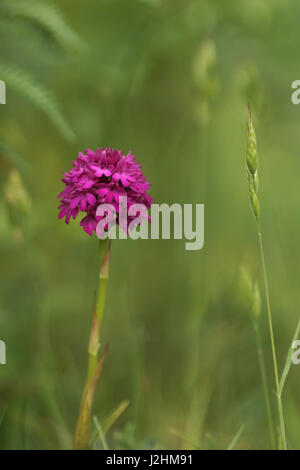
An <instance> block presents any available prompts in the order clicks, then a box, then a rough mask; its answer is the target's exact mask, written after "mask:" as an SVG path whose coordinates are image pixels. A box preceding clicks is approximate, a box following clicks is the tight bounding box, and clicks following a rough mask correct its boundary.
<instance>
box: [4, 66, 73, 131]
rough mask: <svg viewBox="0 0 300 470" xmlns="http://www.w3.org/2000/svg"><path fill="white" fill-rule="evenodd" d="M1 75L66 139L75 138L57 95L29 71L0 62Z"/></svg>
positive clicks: (10, 87)
mask: <svg viewBox="0 0 300 470" xmlns="http://www.w3.org/2000/svg"><path fill="white" fill-rule="evenodd" d="M0 76H1V79H2V80H4V82H5V83H6V86H7V89H8V90H9V89H14V90H16V91H18V92H20V93H21V94H22V95H23V96H25V97H26V98H27V99H28V100H29V101H31V102H32V103H33V104H34V105H35V106H36V107H37V108H38V109H40V110H41V111H43V112H44V113H45V114H46V115H47V116H48V117H49V119H51V121H52V122H53V124H54V125H55V126H56V127H57V129H58V130H59V131H60V132H61V134H62V135H63V136H64V137H65V138H66V139H68V140H74V138H75V135H74V133H73V131H72V129H71V128H70V126H69V124H68V123H67V121H66V120H65V118H64V117H63V115H62V113H61V111H60V109H59V106H58V104H57V102H56V99H55V97H54V96H53V95H52V93H51V92H49V91H48V90H46V89H45V88H44V87H43V86H41V85H40V84H39V83H38V82H36V81H35V79H34V78H32V76H31V75H30V74H29V73H28V72H26V71H23V70H21V69H20V68H16V67H14V66H10V65H7V64H3V63H0Z"/></svg>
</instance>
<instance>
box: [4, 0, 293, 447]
mask: <svg viewBox="0 0 300 470" xmlns="http://www.w3.org/2000/svg"><path fill="white" fill-rule="evenodd" d="M38 3H39V4H40V7H41V10H40V12H41V13H40V15H38V14H37V11H38V10H35V9H34V8H33V7H32V6H31V5H32V2H29V1H28V2H27V1H26V0H24V1H23V2H21V1H10V2H8V1H7V2H6V1H5V2H4V1H3V0H2V1H1V0H0V15H1V17H0V38H1V51H2V52H1V63H3V64H6V65H5V66H6V67H8V65H9V71H10V73H13V75H14V79H15V83H16V84H15V85H14V84H13V80H12V81H11V83H9V80H8V79H7V78H6V80H7V104H6V105H1V106H0V111H1V121H0V141H1V142H3V143H5V145H2V146H1V148H0V155H1V169H2V168H3V171H1V182H2V183H3V185H2V188H4V187H7V185H8V187H10V185H11V184H12V183H14V184H16V183H17V184H20V180H19V182H18V178H19V177H17V179H16V177H13V180H11V176H12V175H16V173H12V172H13V171H14V170H15V169H17V170H18V172H19V174H21V175H22V185H21V186H22V187H24V188H26V191H27V192H28V193H29V194H30V199H31V206H30V207H31V208H30V210H29V211H28V212H27V221H26V227H23V228H22V230H23V231H24V232H25V234H26V236H25V237H24V242H23V243H22V244H16V243H15V241H14V239H13V237H12V232H11V228H10V227H9V226H8V223H7V220H8V218H7V215H8V209H7V206H5V202H4V199H2V202H1V210H0V249H1V266H0V270H1V271H0V272H1V283H0V338H1V339H3V340H5V341H6V344H7V365H6V366H1V368H0V376H1V377H0V378H1V380H0V408H1V410H0V417H1V416H3V419H2V420H1V419H0V421H1V427H0V447H1V448H26V449H30V448H50V449H51V448H68V447H70V445H71V436H72V432H73V430H74V426H75V422H76V418H77V412H78V407H79V402H80V396H81V391H82V386H83V381H84V377H85V371H86V345H87V340H88V331H89V327H90V321H91V309H92V302H93V292H94V288H95V280H96V277H97V269H98V266H97V256H96V253H97V240H96V239H94V238H92V239H91V238H89V237H88V236H87V235H86V234H85V233H83V231H82V229H81V228H80V227H79V224H78V223H77V222H73V223H70V225H69V226H66V225H65V224H63V223H62V222H61V221H57V195H58V193H59V192H60V191H61V189H62V184H61V182H60V177H61V172H62V171H64V170H66V169H69V168H70V166H71V162H72V160H73V159H74V157H75V155H76V153H77V152H78V151H79V150H84V149H85V148H86V147H90V148H95V147H96V146H107V145H110V146H113V147H116V148H122V149H123V150H124V151H129V150H132V151H133V153H135V154H136V155H137V157H138V159H139V161H140V162H141V163H142V167H143V171H144V172H145V174H146V175H147V176H148V178H149V180H150V181H152V182H153V186H152V194H153V196H154V198H155V201H156V202H166V203H173V202H178V203H182V204H183V203H204V204H205V247H204V249H203V250H201V251H199V252H187V251H185V250H184V242H183V241H180V240H175V241H174V240H170V241H167V240H160V241H156V240H153V241H152V240H148V241H135V242H134V241H130V240H128V241H121V240H120V241H116V242H114V243H113V246H112V265H111V272H110V281H109V291H108V300H107V308H106V311H105V321H104V329H103V344H105V342H106V341H109V343H110V350H109V353H108V355H107V360H106V363H105V367H104V372H103V376H102V380H101V383H100V386H99V390H98V393H97V397H96V398H97V399H96V404H95V409H94V413H95V416H97V419H98V421H99V423H101V426H102V427H103V424H105V422H106V419H107V416H110V414H111V413H112V410H115V409H117V407H118V404H119V403H122V402H123V401H124V400H128V401H130V405H129V406H128V407H127V408H126V410H124V412H123V413H122V414H121V415H120V416H119V417H118V419H117V420H116V421H115V422H114V423H113V425H112V426H111V428H110V429H109V431H108V432H107V433H106V434H105V439H106V441H107V445H108V446H109V447H110V448H114V447H117V448H134V447H136V448H140V447H147V448H158V447H161V448H210V449H214V448H227V447H228V445H229V443H232V442H234V443H235V448H250V449H256V448H264V447H265V446H267V445H268V429H267V420H266V416H265V407H264V397H263V391H262V389H261V383H260V375H259V368H258V363H257V355H256V344H255V337H254V333H253V328H252V327H251V324H250V322H249V320H248V318H247V309H248V307H247V306H245V304H244V302H243V300H242V299H241V287H240V283H239V266H240V265H241V264H244V265H246V266H248V267H249V271H250V272H251V276H252V278H253V279H255V280H256V279H257V280H258V282H260V281H261V277H260V261H259V252H258V245H257V237H256V231H255V226H254V221H253V216H252V214H251V212H250V209H249V198H248V189H247V181H246V175H245V164H244V162H245V138H246V122H247V104H248V102H249V101H250V103H251V105H252V111H253V119H254V122H255V129H256V131H257V143H258V154H259V161H260V170H259V171H260V203H261V218H262V224H263V230H264V237H265V245H266V247H265V248H266V250H265V251H266V261H267V266H268V271H269V277H270V291H271V298H272V304H273V313H274V329H275V335H276V344H277V345H278V357H279V365H280V371H282V368H283V366H284V361H285V357H286V352H287V350H288V346H289V344H290V340H291V337H292V334H291V332H293V331H294V328H295V325H296V324H297V321H298V315H299V311H298V305H299V277H300V268H299V266H300V252H299V249H298V240H299V232H300V219H299V217H298V214H299V211H300V197H299V194H298V193H299V191H298V187H299V185H298V178H299V174H300V160H299V147H300V136H299V122H300V108H299V107H297V106H293V105H292V104H291V100H290V95H291V89H290V84H291V82H292V81H293V80H296V79H298V78H299V77H300V64H299V61H298V60H297V57H298V44H299V27H298V17H299V14H300V6H299V2H297V1H296V0H274V1H273V2H267V1H263V0H255V1H254V0H244V1H242V2H241V1H240V0H227V1H226V2H224V0H157V1H154V0H152V1H151V0H86V1H85V2H82V1H79V0H73V1H72V2H71V3H72V8H70V1H69V0H61V1H60V2H51V5H54V6H53V7H52V6H49V7H48V6H46V5H48V4H49V5H50V2H48V1H47V2H41V1H40V2H38ZM4 6H6V7H7V8H8V7H9V8H11V10H10V13H9V14H10V15H11V21H6V19H7V18H8V17H7V15H8V10H7V11H6V12H5V15H6V16H5V21H4ZM27 7H28V8H27ZM15 8H20V10H19V12H18V14H16V10H14V9H15ZM47 8H50V10H49V9H48V10H47ZM57 8H59V11H61V15H62V17H63V18H66V22H67V23H68V24H69V25H70V27H71V28H72V30H70V29H69V28H67V27H65V28H64V27H63V28H62V27H61V24H62V23H61V20H60V18H61V16H60V14H59V16H57V13H56V12H57ZM58 18H59V19H58ZM54 24H56V27H54ZM16 31H18V32H16ZM74 31H76V32H77V33H76V34H75V33H74ZM77 34H78V35H79V36H80V37H82V38H84V41H85V44H86V47H85V49H84V50H82V48H81V47H79V42H78V38H77ZM62 46H63V47H62ZM71 50H72V51H71ZM69 51H70V52H69ZM74 51H75V53H74ZM66 52H67V53H66ZM2 67H3V66H2ZM16 70H18V71H25V70H26V74H25V73H24V77H23V78H24V80H22V76H23V75H22V72H21V74H20V72H17V73H16V72H15V71H16ZM2 72H3V74H5V69H4V68H2V71H1V67H0V79H4V78H3V77H2ZM29 77H30V78H29ZM37 84H38V85H37ZM27 85H29V88H28V86H27ZM14 86H15V88H18V89H19V90H20V89H21V87H23V86H26V87H27V97H28V98H29V100H26V99H23V96H22V94H18V93H15V92H14ZM31 88H33V89H34V90H35V91H34V92H29V93H30V95H29V96H28V89H29V90H30V89H31ZM44 89H47V90H49V93H51V98H50V101H51V102H52V96H56V100H57V102H58V103H59V104H60V109H62V110H63V111H64V115H65V116H66V118H65V120H64V121H63V122H64V123H66V122H67V123H70V124H67V125H68V126H69V127H70V128H71V129H72V130H73V132H74V133H75V135H76V136H77V137H78V140H77V142H72V141H68V140H65V139H63V138H62V136H61V135H60V134H59V132H57V129H55V127H53V126H52V123H51V122H50V120H49V119H48V117H50V118H51V119H52V121H53V122H55V124H58V127H59V129H60V130H61V131H62V134H63V136H66V134H68V132H66V129H64V126H61V123H62V121H61V119H63V118H62V117H61V114H59V115H58V114H57V112H58V111H56V110H57V107H56V105H54V108H53V107H51V106H50V115H49V112H48V115H49V116H48V117H46V116H44V114H43V113H39V112H37V110H36V109H35V108H36V106H32V104H34V105H36V104H37V101H39V100H40V97H42V100H41V103H42V104H41V103H40V106H39V107H40V108H41V109H42V110H43V111H44V110H45V109H46V108H48V111H49V106H48V97H49V95H48V94H45V93H44V91H43V90H44ZM20 91H21V90H20ZM30 100H31V101H30ZM31 103H32V104H31ZM53 110H55V111H54V115H53ZM51 113H52V114H51ZM57 116H60V118H58V120H57ZM69 127H68V129H69ZM63 129H64V130H63ZM12 149H13V150H12ZM19 155H23V156H24V160H22V159H21V158H20V157H19ZM25 162H26V163H25ZM9 175H10V176H9ZM2 192H3V191H2ZM18 222H19V217H18ZM261 292H263V291H262V289H261ZM261 302H262V304H261V312H260V326H261V328H262V340H263V346H264V353H265V357H266V363H267V373H268V378H269V380H270V382H271V380H272V372H271V370H272V369H271V366H272V363H271V357H270V354H269V341H268V331H267V324H266V321H265V300H264V297H263V296H262V299H261ZM255 308H257V305H256V307H255ZM289 374H290V375H289V380H288V381H287V383H286V385H285V390H284V403H285V415H286V423H287V435H288V440H289V446H290V448H299V442H300V432H299V424H298V422H299V419H300V400H299V396H300V393H299V392H300V375H299V374H300V370H299V371H298V369H297V367H295V366H293V367H292V368H291V370H290V372H289ZM271 384H272V382H271ZM272 405H274V418H275V417H276V414H275V412H276V409H275V398H274V397H273V394H272ZM2 410H6V412H5V415H4V414H2ZM242 425H244V428H243V432H242V434H240V435H239V439H238V441H237V442H235V439H234V438H235V437H236V436H237V431H238V430H240V429H241V426H242ZM94 431H95V430H94ZM101 446H102V443H101V442H100V441H99V439H98V438H97V437H96V438H95V447H101Z"/></svg>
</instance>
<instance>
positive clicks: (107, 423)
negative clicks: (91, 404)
mask: <svg viewBox="0 0 300 470" xmlns="http://www.w3.org/2000/svg"><path fill="white" fill-rule="evenodd" d="M128 405H129V401H128V400H124V401H122V402H121V403H120V404H119V405H118V406H117V408H116V409H115V410H114V411H113V412H112V413H111V414H110V415H109V416H108V417H107V418H105V419H104V420H103V425H102V429H103V433H104V434H106V433H107V432H108V431H109V430H110V428H111V427H112V426H113V425H114V424H115V422H116V421H117V419H119V417H120V416H121V415H122V414H123V413H124V411H125V410H126V409H127V407H128Z"/></svg>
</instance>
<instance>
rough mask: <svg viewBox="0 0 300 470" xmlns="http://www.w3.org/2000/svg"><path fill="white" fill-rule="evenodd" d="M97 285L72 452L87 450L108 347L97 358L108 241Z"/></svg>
mask: <svg viewBox="0 0 300 470" xmlns="http://www.w3.org/2000/svg"><path fill="white" fill-rule="evenodd" d="M99 261H100V271H99V283H98V289H97V294H96V302H95V307H94V310H93V318H92V326H91V330H90V338H89V348H88V373H87V378H86V382H85V386H84V390H83V395H82V399H81V405H80V411H79V417H78V421H77V425H76V430H75V435H74V443H73V448H74V450H84V449H88V448H89V438H90V426H91V415H92V406H93V401H94V395H95V392H96V388H97V384H98V382H99V379H100V377H101V373H102V369H103V363H104V359H105V356H106V352H107V349H108V346H106V347H105V349H104V352H103V353H102V355H100V357H99V349H100V332H101V325H102V319H103V313H104V307H105V299H106V289H107V281H108V275H109V264H110V240H108V239H106V240H101V241H100V250H99Z"/></svg>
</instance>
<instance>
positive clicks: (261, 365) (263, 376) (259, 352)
mask: <svg viewBox="0 0 300 470" xmlns="http://www.w3.org/2000/svg"><path fill="white" fill-rule="evenodd" d="M254 330H255V336H256V344H257V356H258V363H259V369H260V375H261V381H262V386H263V391H264V397H265V404H266V411H267V417H268V426H269V434H270V441H271V447H272V449H273V450H274V449H275V448H276V440H275V432H274V423H273V418H272V411H271V403H270V396H269V390H268V381H267V374H266V366H265V360H264V354H263V349H262V345H261V338H260V333H259V329H258V325H257V323H256V322H255V323H254Z"/></svg>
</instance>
